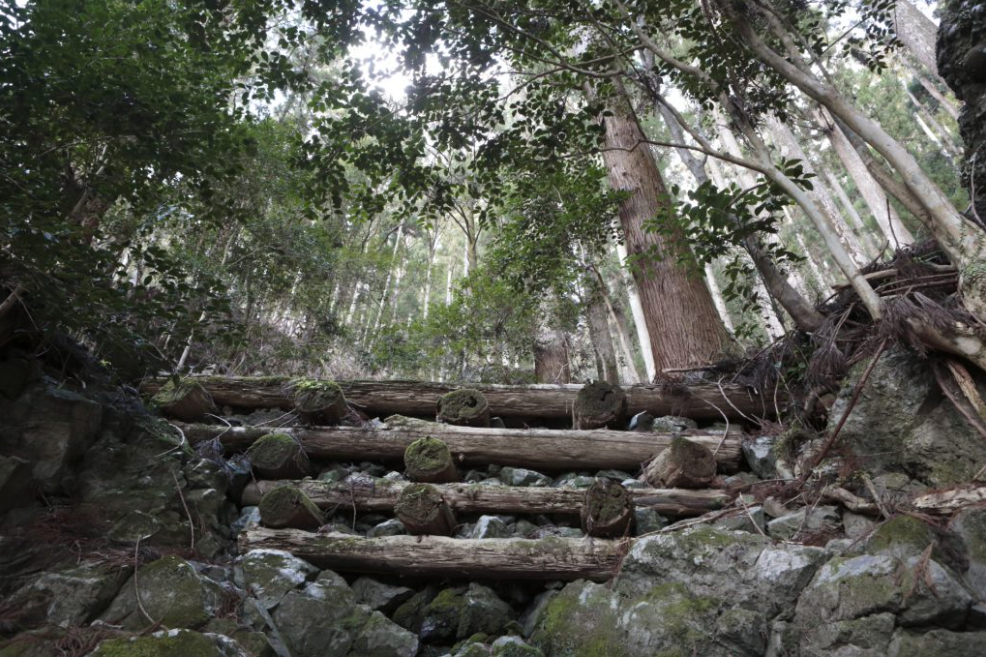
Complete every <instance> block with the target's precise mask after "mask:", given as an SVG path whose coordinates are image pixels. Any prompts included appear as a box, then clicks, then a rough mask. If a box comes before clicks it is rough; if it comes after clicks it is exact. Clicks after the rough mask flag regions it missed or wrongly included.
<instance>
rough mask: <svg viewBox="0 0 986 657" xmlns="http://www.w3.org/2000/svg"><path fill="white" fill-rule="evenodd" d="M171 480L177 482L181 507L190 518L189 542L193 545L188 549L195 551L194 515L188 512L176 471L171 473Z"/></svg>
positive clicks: (176, 486)
mask: <svg viewBox="0 0 986 657" xmlns="http://www.w3.org/2000/svg"><path fill="white" fill-rule="evenodd" d="M171 478H172V479H174V480H175V488H176V489H177V490H178V498H179V499H180V500H181V505H182V506H183V507H185V515H186V516H188V533H189V536H190V538H189V540H190V541H191V544H190V545H189V546H188V547H189V549H191V550H194V549H195V523H194V522H192V514H191V512H189V510H188V504H187V503H186V502H185V495H184V494H182V492H181V484H179V483H178V475H176V474H175V471H174V470H172V471H171Z"/></svg>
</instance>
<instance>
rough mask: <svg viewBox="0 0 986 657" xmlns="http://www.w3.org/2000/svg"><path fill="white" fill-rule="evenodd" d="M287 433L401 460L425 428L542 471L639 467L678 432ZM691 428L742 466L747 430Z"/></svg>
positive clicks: (470, 449) (311, 444) (206, 429)
mask: <svg viewBox="0 0 986 657" xmlns="http://www.w3.org/2000/svg"><path fill="white" fill-rule="evenodd" d="M181 428H182V430H183V431H184V432H185V436H186V437H187V438H188V440H189V441H191V442H192V443H199V442H202V441H203V440H213V439H216V438H218V439H219V441H220V443H222V445H223V447H224V449H225V450H226V451H227V452H242V451H244V450H246V449H247V448H249V447H250V445H251V444H253V442H254V441H255V440H256V439H257V438H259V437H260V436H261V435H263V434H264V429H263V428H247V427H232V428H229V427H225V426H221V427H220V426H210V425H201V424H199V425H193V424H186V425H181ZM285 433H289V434H290V435H291V436H293V437H294V438H295V439H296V440H298V441H300V443H301V445H302V446H303V447H304V450H305V452H306V453H307V454H308V455H309V456H311V457H313V458H325V459H336V460H346V459H354V460H360V461H367V460H370V461H372V460H374V459H379V460H382V461H387V462H389V463H399V462H402V460H403V458H404V451H405V450H406V449H407V446H408V445H410V444H411V443H413V442H414V441H415V440H418V439H419V438H421V437H422V436H431V437H432V438H436V439H438V440H441V441H442V442H443V443H445V444H446V445H448V447H449V450H451V452H452V455H453V457H454V459H455V462H456V463H457V464H459V463H464V464H467V465H470V464H490V463H498V464H501V465H509V466H514V467H522V468H532V469H535V470H544V471H559V470H566V469H567V470H580V469H593V470H605V469H609V468H613V469H617V470H625V469H629V470H631V471H636V470H638V469H639V468H640V464H641V463H643V462H644V461H647V460H648V459H650V458H651V457H653V456H655V455H657V454H660V453H661V451H663V450H664V449H665V448H666V447H667V446H668V445H669V444H670V443H671V439H672V437H673V436H671V435H669V434H661V433H642V432H636V431H609V430H605V429H597V430H595V431H577V430H566V429H485V428H479V427H452V426H449V425H443V424H435V423H433V422H424V421H422V420H410V419H408V418H401V420H400V421H398V420H392V421H391V422H390V423H389V424H388V425H387V428H385V429H363V428H358V427H332V428H320V429H292V430H291V431H290V432H287V431H285ZM686 435H687V436H688V438H689V440H691V441H692V442H697V443H699V444H702V445H705V446H706V447H708V448H709V449H713V450H714V449H717V448H718V450H719V451H718V452H717V453H716V462H717V463H718V464H719V469H720V470H722V471H723V472H734V471H735V470H736V469H737V468H738V467H739V462H740V436H741V435H742V432H736V433H731V434H729V435H726V436H725V437H724V436H723V432H721V431H717V432H705V431H696V432H690V433H688V434H686ZM720 443H721V445H720ZM306 474H307V473H306ZM267 476H269V475H267ZM277 476H279V477H281V476H284V475H280V474H278V475H277ZM296 477H297V475H296V476H295V478H296Z"/></svg>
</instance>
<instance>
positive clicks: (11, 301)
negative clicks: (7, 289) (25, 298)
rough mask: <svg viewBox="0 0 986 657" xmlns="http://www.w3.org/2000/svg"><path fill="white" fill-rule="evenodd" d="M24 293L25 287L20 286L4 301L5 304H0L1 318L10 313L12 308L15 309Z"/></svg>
mask: <svg viewBox="0 0 986 657" xmlns="http://www.w3.org/2000/svg"><path fill="white" fill-rule="evenodd" d="M22 292H24V286H23V285H18V286H17V287H15V288H14V289H13V290H12V291H11V293H10V294H8V295H7V298H6V299H4V300H3V303H0V317H3V316H4V315H6V314H7V313H8V312H10V310H11V308H13V307H14V305H15V304H16V303H17V302H18V301H19V300H20V298H21V297H20V295H21V293H22Z"/></svg>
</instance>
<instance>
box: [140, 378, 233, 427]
mask: <svg viewBox="0 0 986 657" xmlns="http://www.w3.org/2000/svg"><path fill="white" fill-rule="evenodd" d="M151 405H152V406H154V407H156V408H157V409H158V410H159V411H161V414H162V415H164V416H165V417H170V418H175V419H176V420H181V421H182V422H201V421H203V420H204V419H205V417H206V415H208V414H210V413H213V414H215V413H218V412H219V411H218V410H216V404H215V402H213V400H212V395H210V394H209V391H208V390H206V389H205V388H203V387H202V385H201V384H199V383H197V382H195V381H190V380H188V379H182V380H181V381H179V382H178V383H177V384H176V383H175V382H174V381H173V380H169V381H168V382H167V383H166V384H165V385H164V387H163V388H161V390H160V391H158V393H157V394H156V395H154V396H153V397H152V398H151Z"/></svg>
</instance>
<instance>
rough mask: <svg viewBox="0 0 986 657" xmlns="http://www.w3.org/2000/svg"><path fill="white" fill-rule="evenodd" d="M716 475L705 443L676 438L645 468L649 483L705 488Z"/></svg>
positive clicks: (713, 461) (714, 463) (711, 455)
mask: <svg viewBox="0 0 986 657" xmlns="http://www.w3.org/2000/svg"><path fill="white" fill-rule="evenodd" d="M715 476H716V459H715V456H714V455H713V454H712V450H711V449H709V448H708V447H707V446H706V445H702V444H700V443H698V442H696V441H692V440H688V439H686V438H681V437H676V438H673V439H672V440H671V444H670V445H669V446H668V448H667V449H666V450H664V451H662V452H661V453H660V454H658V455H657V458H655V459H654V460H653V461H651V462H650V463H648V464H647V465H646V467H645V468H644V479H645V480H646V481H647V483H649V484H650V485H651V486H667V487H670V488H704V487H705V486H708V484H709V482H710V481H712V478H713V477H715Z"/></svg>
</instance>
